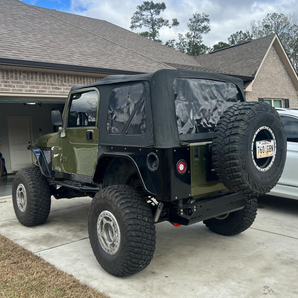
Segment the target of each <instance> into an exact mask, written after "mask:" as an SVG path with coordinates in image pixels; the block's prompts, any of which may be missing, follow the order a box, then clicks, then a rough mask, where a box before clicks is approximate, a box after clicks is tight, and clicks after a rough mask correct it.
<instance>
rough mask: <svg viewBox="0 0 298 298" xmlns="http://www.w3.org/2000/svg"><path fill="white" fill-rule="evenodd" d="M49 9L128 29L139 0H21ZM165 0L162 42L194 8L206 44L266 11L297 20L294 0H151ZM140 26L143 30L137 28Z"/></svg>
mask: <svg viewBox="0 0 298 298" xmlns="http://www.w3.org/2000/svg"><path fill="white" fill-rule="evenodd" d="M21 1H23V2H25V3H28V4H33V5H37V6H41V7H46V8H50V9H57V10H61V11H65V12H70V13H74V14H79V15H84V16H88V17H92V18H98V19H102V20H106V21H108V22H111V23H113V24H116V25H118V26H120V27H123V28H126V29H128V30H130V28H129V27H130V20H131V16H132V15H133V13H134V12H135V11H136V7H137V5H141V4H142V3H143V0H21ZM154 2H165V4H166V6H167V8H166V10H165V11H164V12H162V13H161V16H162V17H164V18H166V19H173V18H177V19H178V20H179V22H180V25H179V26H178V27H176V28H162V29H161V30H160V37H161V39H162V40H163V41H164V42H165V41H167V40H169V39H177V36H178V33H182V34H184V33H186V32H187V31H188V28H187V23H188V21H189V18H191V17H192V14H193V13H195V12H198V13H206V14H208V15H209V17H210V26H211V31H210V32H209V33H208V34H207V35H205V36H203V42H204V43H205V44H206V45H207V46H213V45H214V44H215V43H217V42H219V41H225V42H227V39H228V37H229V36H230V35H231V34H233V33H235V32H236V31H240V30H247V29H250V24H251V21H253V20H256V21H258V20H262V19H263V18H264V17H265V16H266V15H267V13H273V12H278V13H284V14H286V15H288V14H296V20H297V22H298V0H154ZM140 30H144V28H143V29H140Z"/></svg>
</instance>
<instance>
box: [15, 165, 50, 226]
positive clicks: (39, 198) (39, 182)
mask: <svg viewBox="0 0 298 298" xmlns="http://www.w3.org/2000/svg"><path fill="white" fill-rule="evenodd" d="M20 184H22V185H24V187H25V189H26V194H27V207H26V209H25V210H24V211H23V212H22V211H21V210H20V209H19V207H18V204H17V194H16V192H17V189H18V186H19V185H20ZM12 201H13V208H14V211H15V214H16V217H17V219H18V220H19V222H20V223H21V224H22V225H24V226H27V227H32V226H36V225H40V224H43V223H44V222H45V221H46V220H47V218H48V216H49V213H50V210H51V191H50V186H49V183H48V181H47V179H46V178H45V177H44V176H43V175H42V174H41V172H40V169H39V168H38V167H32V168H24V169H22V170H20V171H18V172H17V174H16V176H15V178H14V181H13V184H12Z"/></svg>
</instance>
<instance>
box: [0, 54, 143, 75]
mask: <svg viewBox="0 0 298 298" xmlns="http://www.w3.org/2000/svg"><path fill="white" fill-rule="evenodd" d="M0 65H6V66H17V67H29V68H40V69H51V70H62V71H75V72H83V73H94V74H106V75H113V74H118V75H119V74H129V75H133V74H144V73H145V72H137V71H127V70H119V69H110V68H101V67H92V66H81V65H71V64H63V63H52V62H42V61H32V60H21V59H9V58H1V57H0Z"/></svg>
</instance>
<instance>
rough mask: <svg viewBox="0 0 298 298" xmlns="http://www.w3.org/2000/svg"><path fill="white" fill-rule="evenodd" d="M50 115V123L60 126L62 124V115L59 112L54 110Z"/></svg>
mask: <svg viewBox="0 0 298 298" xmlns="http://www.w3.org/2000/svg"><path fill="white" fill-rule="evenodd" d="M51 116H52V125H53V126H61V125H62V116H61V112H60V111H58V110H54V111H52V113H51Z"/></svg>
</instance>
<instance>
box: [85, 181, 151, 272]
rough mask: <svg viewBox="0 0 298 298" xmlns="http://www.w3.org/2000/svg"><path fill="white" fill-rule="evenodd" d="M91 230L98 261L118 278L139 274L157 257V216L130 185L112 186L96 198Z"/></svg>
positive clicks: (90, 219)
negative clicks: (154, 215)
mask: <svg viewBox="0 0 298 298" xmlns="http://www.w3.org/2000/svg"><path fill="white" fill-rule="evenodd" d="M88 230H89V238H90V243H91V247H92V250H93V252H94V255H95V257H96V259H97V261H98V262H99V264H100V265H101V266H102V267H103V269H104V270H105V271H107V272H108V273H110V274H112V275H114V276H118V277H123V276H128V275H132V274H134V273H136V272H139V271H141V270H143V269H144V268H146V267H147V266H148V265H149V263H150V262H151V260H152V258H153V254H154V250H155V239H156V236H155V226H154V221H153V215H152V212H151V209H150V206H149V205H148V203H147V202H146V200H145V199H144V198H142V197H141V196H140V195H138V193H137V192H136V191H134V190H133V189H132V188H131V187H129V186H125V185H117V186H109V187H106V188H104V189H102V190H101V191H99V192H98V193H97V194H96V195H95V197H94V198H93V201H92V205H91V208H90V211H89V220H88Z"/></svg>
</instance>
